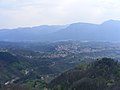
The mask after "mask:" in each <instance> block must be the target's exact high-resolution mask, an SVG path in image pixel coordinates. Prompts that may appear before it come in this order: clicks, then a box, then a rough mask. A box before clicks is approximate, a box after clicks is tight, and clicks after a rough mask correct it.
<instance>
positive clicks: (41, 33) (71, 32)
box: [0, 20, 120, 42]
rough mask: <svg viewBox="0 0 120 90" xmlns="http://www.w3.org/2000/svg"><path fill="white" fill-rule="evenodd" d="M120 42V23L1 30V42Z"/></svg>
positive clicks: (110, 21) (113, 21)
mask: <svg viewBox="0 0 120 90" xmlns="http://www.w3.org/2000/svg"><path fill="white" fill-rule="evenodd" d="M62 40H79V41H120V21H118V20H108V21H105V22H103V23H102V24H91V23H73V24H70V25H51V26H49V25H42V26H37V27H27V28H16V29H1V30H0V41H41V42H44V41H62Z"/></svg>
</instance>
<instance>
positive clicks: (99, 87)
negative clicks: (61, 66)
mask: <svg viewBox="0 0 120 90" xmlns="http://www.w3.org/2000/svg"><path fill="white" fill-rule="evenodd" d="M49 86H50V87H51V88H52V90H120V63H119V62H118V61H115V60H113V59H110V58H103V59H100V60H97V61H94V62H91V63H81V64H80V65H79V66H78V67H77V68H75V69H72V70H69V71H67V72H65V73H62V74H61V75H60V76H58V77H57V78H56V79H54V80H53V81H52V82H51V83H50V84H49ZM53 87H54V88H53Z"/></svg>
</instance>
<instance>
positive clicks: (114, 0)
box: [0, 0, 120, 28]
mask: <svg viewBox="0 0 120 90" xmlns="http://www.w3.org/2000/svg"><path fill="white" fill-rule="evenodd" d="M109 19H114V20H120V0H0V28H16V27H29V26H30V27H32V26H38V25H63V24H70V23H76V22H88V23H102V22H104V21H106V20H109Z"/></svg>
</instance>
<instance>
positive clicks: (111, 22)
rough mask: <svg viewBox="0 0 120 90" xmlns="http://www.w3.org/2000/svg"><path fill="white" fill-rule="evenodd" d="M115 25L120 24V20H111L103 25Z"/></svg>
mask: <svg viewBox="0 0 120 90" xmlns="http://www.w3.org/2000/svg"><path fill="white" fill-rule="evenodd" d="M113 23H115V24H116V23H120V21H119V20H113V19H111V20H108V21H105V22H103V23H102V24H113Z"/></svg>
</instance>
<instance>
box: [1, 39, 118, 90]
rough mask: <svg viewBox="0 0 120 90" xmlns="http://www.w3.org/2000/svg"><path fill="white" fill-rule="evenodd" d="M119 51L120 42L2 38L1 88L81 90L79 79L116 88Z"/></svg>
mask: <svg viewBox="0 0 120 90" xmlns="http://www.w3.org/2000/svg"><path fill="white" fill-rule="evenodd" d="M119 53H120V47H119V43H110V42H78V41H61V42H53V43H50V42H45V43H39V42H35V43H33V42H0V89H1V90H16V89H17V90H19V89H20V90H24V89H25V90H27V89H28V90H49V89H50V90H67V89H68V90H69V89H72V90H79V89H78V88H80V87H81V86H80V87H79V85H80V84H79V83H81V85H82V84H83V83H87V84H85V85H88V84H89V85H90V86H93V87H90V89H91V88H92V90H95V89H96V88H98V87H101V88H100V90H103V88H104V89H113V88H114V87H118V86H119V60H120V55H119ZM104 57H107V58H104ZM102 58H103V59H102ZM111 58H112V59H111ZM113 59H114V60H113ZM103 77H104V78H103ZM116 80H117V81H118V82H116ZM88 82H89V83H88ZM94 84H95V85H96V84H97V85H96V86H95V85H94ZM107 84H108V85H107ZM117 84H118V85H117ZM101 85H103V86H101ZM82 86H83V87H81V90H82V88H84V89H83V90H86V89H85V87H84V85H82ZM87 87H88V86H87ZM95 87H96V88H95ZM87 90H89V89H87Z"/></svg>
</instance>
